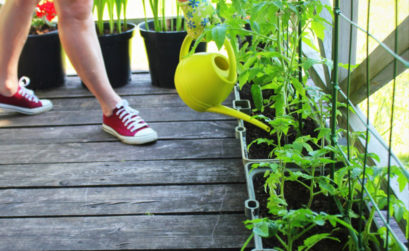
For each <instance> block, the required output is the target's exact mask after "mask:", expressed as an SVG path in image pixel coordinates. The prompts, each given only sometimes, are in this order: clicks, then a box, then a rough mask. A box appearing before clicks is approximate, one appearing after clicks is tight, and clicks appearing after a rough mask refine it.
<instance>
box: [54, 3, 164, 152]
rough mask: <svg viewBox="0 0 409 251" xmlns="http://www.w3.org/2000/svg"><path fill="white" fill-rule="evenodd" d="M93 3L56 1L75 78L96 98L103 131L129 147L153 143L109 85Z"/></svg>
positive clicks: (151, 134)
mask: <svg viewBox="0 0 409 251" xmlns="http://www.w3.org/2000/svg"><path fill="white" fill-rule="evenodd" d="M92 4H93V1H92V0H55V6H56V10H57V15H58V24H59V26H58V30H59V34H60V39H61V43H62V46H63V48H64V49H65V52H66V53H67V55H68V57H69V58H70V60H71V63H72V64H73V66H74V68H75V70H76V71H77V73H78V75H79V76H80V78H81V79H82V81H83V82H84V83H85V85H86V86H87V87H88V89H89V90H90V91H91V92H92V93H93V94H94V95H95V97H96V98H97V99H98V101H99V103H100V105H101V108H102V112H103V114H104V116H103V125H102V126H103V129H104V130H105V131H106V132H108V133H110V134H112V135H114V136H116V137H117V138H119V139H120V140H122V141H123V142H125V143H129V144H144V143H148V142H152V141H155V140H156V139H157V137H158V136H157V133H156V132H155V131H154V130H152V129H151V128H150V127H149V126H148V124H147V123H146V122H145V121H144V120H143V119H142V118H141V117H140V116H139V115H138V112H137V111H136V110H134V109H132V108H131V107H129V106H128V103H127V102H126V101H125V100H121V98H120V97H119V96H118V95H117V94H116V92H115V91H114V90H113V88H112V87H111V84H110V83H109V80H108V76H107V73H106V70H105V65H104V60H103V58H102V52H101V48H100V45H99V42H98V37H97V33H96V28H95V22H94V20H93V17H92Z"/></svg>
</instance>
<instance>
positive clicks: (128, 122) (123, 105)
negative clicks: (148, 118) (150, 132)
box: [116, 100, 147, 132]
mask: <svg viewBox="0 0 409 251" xmlns="http://www.w3.org/2000/svg"><path fill="white" fill-rule="evenodd" d="M116 108H118V111H116V115H118V116H119V119H121V120H122V122H123V123H124V125H125V126H126V128H127V129H128V130H130V131H131V132H134V131H136V130H138V129H139V128H142V127H144V126H146V125H147V124H146V122H145V121H144V120H143V119H142V118H141V117H139V116H138V114H139V112H138V111H137V110H135V109H133V108H131V107H130V106H129V104H128V101H126V100H122V101H120V102H119V103H118V104H117V105H116Z"/></svg>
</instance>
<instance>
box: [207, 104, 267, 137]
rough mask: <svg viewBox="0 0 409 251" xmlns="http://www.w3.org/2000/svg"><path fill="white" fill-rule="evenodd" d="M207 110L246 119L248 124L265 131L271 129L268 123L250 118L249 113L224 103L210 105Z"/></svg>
mask: <svg viewBox="0 0 409 251" xmlns="http://www.w3.org/2000/svg"><path fill="white" fill-rule="evenodd" d="M207 112H214V113H219V114H223V115H226V116H230V117H234V118H237V119H242V120H244V121H246V122H248V123H250V124H253V125H255V126H257V127H259V128H261V129H263V130H264V131H266V132H270V130H271V128H270V127H269V126H268V125H266V124H264V123H263V122H261V121H259V120H257V119H255V118H252V117H251V116H249V115H247V114H245V113H242V112H239V111H237V110H235V109H232V108H230V107H227V106H224V105H217V106H213V107H210V108H209V109H207Z"/></svg>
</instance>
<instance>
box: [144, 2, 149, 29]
mask: <svg viewBox="0 0 409 251" xmlns="http://www.w3.org/2000/svg"><path fill="white" fill-rule="evenodd" d="M142 6H143V13H144V14H145V29H146V30H149V26H148V17H147V16H146V2H145V0H142Z"/></svg>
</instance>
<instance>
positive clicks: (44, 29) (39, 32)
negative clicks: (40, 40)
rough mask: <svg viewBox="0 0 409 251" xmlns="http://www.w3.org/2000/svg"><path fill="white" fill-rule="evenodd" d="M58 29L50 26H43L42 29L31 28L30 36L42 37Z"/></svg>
mask: <svg viewBox="0 0 409 251" xmlns="http://www.w3.org/2000/svg"><path fill="white" fill-rule="evenodd" d="M56 29H57V27H50V26H48V25H43V26H42V27H39V28H37V29H35V28H33V27H31V28H30V32H29V34H30V35H42V34H45V33H48V32H51V31H55V30H56Z"/></svg>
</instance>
